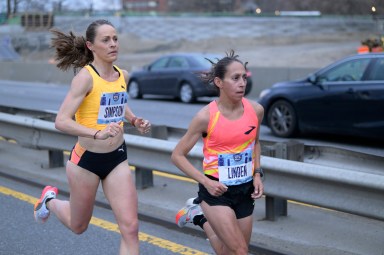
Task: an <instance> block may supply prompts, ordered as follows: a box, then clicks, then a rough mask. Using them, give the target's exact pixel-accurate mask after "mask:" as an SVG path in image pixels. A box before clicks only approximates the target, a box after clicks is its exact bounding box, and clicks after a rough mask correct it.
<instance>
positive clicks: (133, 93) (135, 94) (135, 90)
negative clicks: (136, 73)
mask: <svg viewBox="0 0 384 255" xmlns="http://www.w3.org/2000/svg"><path fill="white" fill-rule="evenodd" d="M128 95H129V97H130V98H142V96H143V95H142V94H141V91H140V85H139V83H138V82H137V81H135V80H133V81H131V82H129V84H128Z"/></svg>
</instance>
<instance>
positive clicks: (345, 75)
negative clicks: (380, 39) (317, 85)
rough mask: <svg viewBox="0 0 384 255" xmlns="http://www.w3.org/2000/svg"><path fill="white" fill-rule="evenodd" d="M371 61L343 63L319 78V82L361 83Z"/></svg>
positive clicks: (362, 60)
mask: <svg viewBox="0 0 384 255" xmlns="http://www.w3.org/2000/svg"><path fill="white" fill-rule="evenodd" d="M369 62H370V59H368V58H365V59H355V60H351V61H348V62H344V63H341V64H340V65H337V66H335V67H333V68H332V69H330V70H328V71H326V72H325V73H323V74H322V75H320V76H319V78H318V79H319V82H327V81H361V78H362V77H363V75H364V72H365V70H366V69H367V66H368V64H369Z"/></svg>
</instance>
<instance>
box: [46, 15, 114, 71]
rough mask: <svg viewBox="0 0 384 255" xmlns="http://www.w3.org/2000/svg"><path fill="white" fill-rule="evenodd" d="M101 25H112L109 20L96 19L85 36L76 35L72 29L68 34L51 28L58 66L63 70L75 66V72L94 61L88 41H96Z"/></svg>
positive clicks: (52, 44)
mask: <svg viewBox="0 0 384 255" xmlns="http://www.w3.org/2000/svg"><path fill="white" fill-rule="evenodd" d="M101 25H110V26H112V27H114V26H113V25H112V23H111V22H109V21H108V20H103V19H100V20H96V21H94V22H92V23H91V24H90V25H89V26H88V28H87V31H86V33H85V35H86V37H84V36H76V35H75V34H74V33H73V32H72V31H70V32H69V33H68V34H65V33H63V32H61V31H60V30H58V29H51V30H50V31H51V33H52V34H53V35H54V37H52V39H51V46H52V47H53V48H55V49H56V52H55V56H54V59H55V61H57V64H56V66H57V67H58V68H59V69H61V70H64V71H66V70H68V69H69V68H70V67H73V69H74V71H75V73H76V70H77V69H78V68H82V67H84V66H86V65H87V64H89V63H91V62H92V61H93V53H92V51H91V50H90V49H88V47H87V45H86V42H87V41H89V42H92V43H93V42H94V41H95V37H96V32H97V31H96V30H97V28H98V27H99V26H101Z"/></svg>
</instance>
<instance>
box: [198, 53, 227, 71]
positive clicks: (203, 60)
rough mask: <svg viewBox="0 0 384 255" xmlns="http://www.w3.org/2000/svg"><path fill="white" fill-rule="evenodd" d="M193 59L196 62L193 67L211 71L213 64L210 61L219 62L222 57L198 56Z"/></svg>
mask: <svg viewBox="0 0 384 255" xmlns="http://www.w3.org/2000/svg"><path fill="white" fill-rule="evenodd" d="M193 59H194V60H195V61H194V62H193V63H192V66H193V67H202V68H206V69H209V68H211V66H212V63H211V62H209V60H211V61H213V62H217V61H218V59H221V57H220V56H219V55H197V56H195V57H194V58H193ZM208 59H209V60H208Z"/></svg>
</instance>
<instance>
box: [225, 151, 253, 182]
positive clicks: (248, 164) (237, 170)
mask: <svg viewBox="0 0 384 255" xmlns="http://www.w3.org/2000/svg"><path fill="white" fill-rule="evenodd" d="M218 165H219V181H220V182H221V183H223V184H225V185H227V186H231V185H239V184H242V183H246V182H249V181H250V180H252V169H253V162H252V150H251V149H249V150H246V151H244V152H241V153H236V154H219V155H218Z"/></svg>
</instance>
